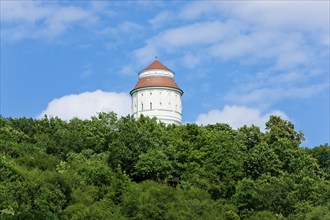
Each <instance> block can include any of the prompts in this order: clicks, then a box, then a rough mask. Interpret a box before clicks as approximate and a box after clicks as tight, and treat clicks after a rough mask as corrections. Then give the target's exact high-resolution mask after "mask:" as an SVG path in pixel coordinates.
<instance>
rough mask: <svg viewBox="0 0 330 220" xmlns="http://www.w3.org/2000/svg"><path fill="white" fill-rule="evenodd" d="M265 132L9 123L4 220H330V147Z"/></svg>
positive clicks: (4, 144) (104, 122) (1, 165)
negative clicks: (303, 144)
mask: <svg viewBox="0 0 330 220" xmlns="http://www.w3.org/2000/svg"><path fill="white" fill-rule="evenodd" d="M303 138H304V136H303V133H302V132H299V131H296V130H295V129H294V125H293V124H292V123H291V122H289V121H284V120H281V119H280V118H279V117H275V116H271V118H270V119H269V121H268V122H267V123H266V132H265V133H263V132H261V131H260V129H259V128H258V127H256V126H251V127H247V126H244V127H242V128H239V129H237V130H234V129H232V128H231V127H230V126H229V125H226V124H215V125H207V126H198V125H196V124H186V125H182V126H174V125H170V126H165V125H163V124H159V123H157V122H156V119H149V118H144V117H141V118H140V119H139V120H135V119H133V118H132V117H131V116H127V117H123V118H120V119H118V118H117V117H116V115H115V114H114V113H100V114H99V115H98V116H97V117H93V118H92V119H91V120H80V119H77V118H75V119H72V120H71V121H69V122H66V121H63V120H61V119H59V118H47V117H45V118H43V119H41V120H37V119H32V118H18V119H16V118H4V117H0V159H1V160H0V219H141V220H142V219H189V220H191V219H210V220H213V219H330V202H329V201H330V147H329V145H328V144H325V145H320V146H316V147H314V148H312V149H307V148H301V147H299V145H300V144H301V141H302V140H303Z"/></svg>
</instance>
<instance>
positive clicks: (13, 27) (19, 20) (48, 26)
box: [1, 1, 98, 41]
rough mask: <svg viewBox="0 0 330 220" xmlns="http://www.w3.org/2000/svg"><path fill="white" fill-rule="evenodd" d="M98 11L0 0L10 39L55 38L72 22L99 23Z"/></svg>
mask: <svg viewBox="0 0 330 220" xmlns="http://www.w3.org/2000/svg"><path fill="white" fill-rule="evenodd" d="M97 13H98V11H97V10H96V9H95V10H94V9H93V6H92V10H89V9H88V8H82V7H77V6H63V5H60V4H59V3H58V2H47V3H45V2H40V1H1V19H2V32H3V34H4V37H5V38H6V39H8V40H10V41H15V40H21V39H24V38H29V39H38V38H53V37H57V36H59V35H61V34H63V33H65V32H66V31H67V30H68V29H69V28H70V27H72V26H73V25H79V26H84V25H85V26H87V25H88V26H90V25H91V24H96V23H97V22H98V16H97Z"/></svg>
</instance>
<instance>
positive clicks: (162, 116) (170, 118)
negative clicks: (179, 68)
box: [130, 60, 183, 125]
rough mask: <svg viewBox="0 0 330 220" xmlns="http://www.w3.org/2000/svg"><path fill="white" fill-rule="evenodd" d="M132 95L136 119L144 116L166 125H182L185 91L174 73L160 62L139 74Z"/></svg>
mask: <svg viewBox="0 0 330 220" xmlns="http://www.w3.org/2000/svg"><path fill="white" fill-rule="evenodd" d="M130 94H131V96H132V112H133V116H134V117H135V118H136V119H137V118H139V117H140V115H142V114H143V115H144V116H148V117H156V118H157V119H158V120H159V121H161V122H164V123H165V124H178V125H179V124H181V122H182V102H181V97H182V94H183V91H182V90H181V89H180V88H179V86H178V85H177V84H176V82H175V80H174V72H172V71H171V70H169V69H168V68H167V67H166V66H164V65H163V64H161V63H160V62H159V61H158V60H155V61H154V62H153V63H152V64H150V65H149V66H148V67H147V68H145V69H144V70H142V71H141V72H140V73H139V81H138V82H137V84H136V86H135V87H134V89H133V90H132V91H131V92H130Z"/></svg>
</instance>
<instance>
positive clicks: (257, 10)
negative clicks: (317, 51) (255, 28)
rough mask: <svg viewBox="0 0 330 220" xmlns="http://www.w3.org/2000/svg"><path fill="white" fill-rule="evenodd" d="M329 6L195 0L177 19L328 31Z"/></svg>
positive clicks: (314, 3) (303, 2)
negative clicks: (216, 18)
mask: <svg viewBox="0 0 330 220" xmlns="http://www.w3.org/2000/svg"><path fill="white" fill-rule="evenodd" d="M329 4H330V3H329V1H242V2H229V1H227V2H224V1H213V2H209V1H208V2H201V1H199V2H198V1H197V2H194V3H191V4H188V5H187V6H186V7H184V8H183V9H182V10H181V12H180V13H179V17H181V18H184V19H187V20H194V19H197V18H200V17H202V16H203V15H208V16H210V15H214V14H217V15H220V16H222V17H224V18H228V17H235V18H236V19H239V20H241V21H244V22H248V23H250V24H255V25H261V26H262V27H263V28H265V27H266V28H280V29H283V28H284V29H288V28H289V29H292V28H294V29H296V28H298V29H302V28H303V29H305V30H310V29H314V30H315V29H322V30H328V29H329V6H330V5H329Z"/></svg>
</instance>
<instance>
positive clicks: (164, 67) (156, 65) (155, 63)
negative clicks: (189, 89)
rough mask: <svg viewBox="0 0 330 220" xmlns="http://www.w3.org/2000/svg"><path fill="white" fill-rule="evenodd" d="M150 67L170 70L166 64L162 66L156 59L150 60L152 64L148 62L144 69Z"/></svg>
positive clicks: (149, 68) (150, 68)
mask: <svg viewBox="0 0 330 220" xmlns="http://www.w3.org/2000/svg"><path fill="white" fill-rule="evenodd" d="M152 69H163V70H169V71H171V70H170V69H169V68H167V67H166V66H164V65H163V64H162V63H161V62H159V61H158V60H155V61H154V62H152V64H150V65H149V66H147V67H146V68H145V69H144V70H152Z"/></svg>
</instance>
